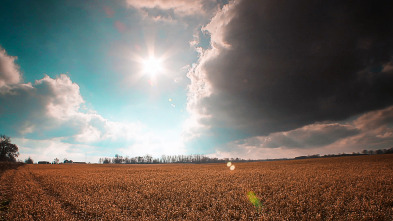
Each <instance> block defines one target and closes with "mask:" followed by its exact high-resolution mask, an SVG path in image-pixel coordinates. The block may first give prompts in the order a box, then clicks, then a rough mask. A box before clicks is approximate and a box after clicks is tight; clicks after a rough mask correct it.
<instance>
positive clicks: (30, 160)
mask: <svg viewBox="0 0 393 221" xmlns="http://www.w3.org/2000/svg"><path fill="white" fill-rule="evenodd" d="M25 163H26V164H33V163H34V161H33V159H31V157H29V158H27V159H26V160H25Z"/></svg>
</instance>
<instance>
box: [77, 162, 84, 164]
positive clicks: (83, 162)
mask: <svg viewBox="0 0 393 221" xmlns="http://www.w3.org/2000/svg"><path fill="white" fill-rule="evenodd" d="M74 163H76V164H86V162H74Z"/></svg>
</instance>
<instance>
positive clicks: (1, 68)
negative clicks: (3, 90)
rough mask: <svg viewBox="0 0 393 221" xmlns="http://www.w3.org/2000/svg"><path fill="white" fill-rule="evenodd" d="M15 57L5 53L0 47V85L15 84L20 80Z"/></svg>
mask: <svg viewBox="0 0 393 221" xmlns="http://www.w3.org/2000/svg"><path fill="white" fill-rule="evenodd" d="M16 59H17V57H14V56H9V55H7V53H6V51H5V50H4V49H2V48H1V47H0V87H2V86H5V85H6V84H17V83H19V82H20V80H21V75H20V73H19V67H18V65H16V64H15V60H16Z"/></svg>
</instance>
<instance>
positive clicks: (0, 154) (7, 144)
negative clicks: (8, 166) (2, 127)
mask: <svg viewBox="0 0 393 221" xmlns="http://www.w3.org/2000/svg"><path fill="white" fill-rule="evenodd" d="M18 150H19V149H18V146H16V145H15V144H12V143H11V139H10V138H9V137H7V136H5V135H0V161H9V162H16V157H18V156H19V152H18Z"/></svg>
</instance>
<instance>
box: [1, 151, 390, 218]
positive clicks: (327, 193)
mask: <svg viewBox="0 0 393 221" xmlns="http://www.w3.org/2000/svg"><path fill="white" fill-rule="evenodd" d="M234 164H235V169H234V170H233V171H231V170H229V168H228V167H227V165H226V164H165V165H163V164H162V165H115V164H107V165H24V166H20V167H18V168H15V169H8V170H5V171H3V172H2V173H1V177H0V202H1V209H0V215H1V216H0V220H393V197H392V196H393V155H392V154H386V155H374V156H356V157H337V158H323V159H306V160H289V161H272V162H254V163H234ZM250 195H252V196H254V198H253V197H250Z"/></svg>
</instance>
